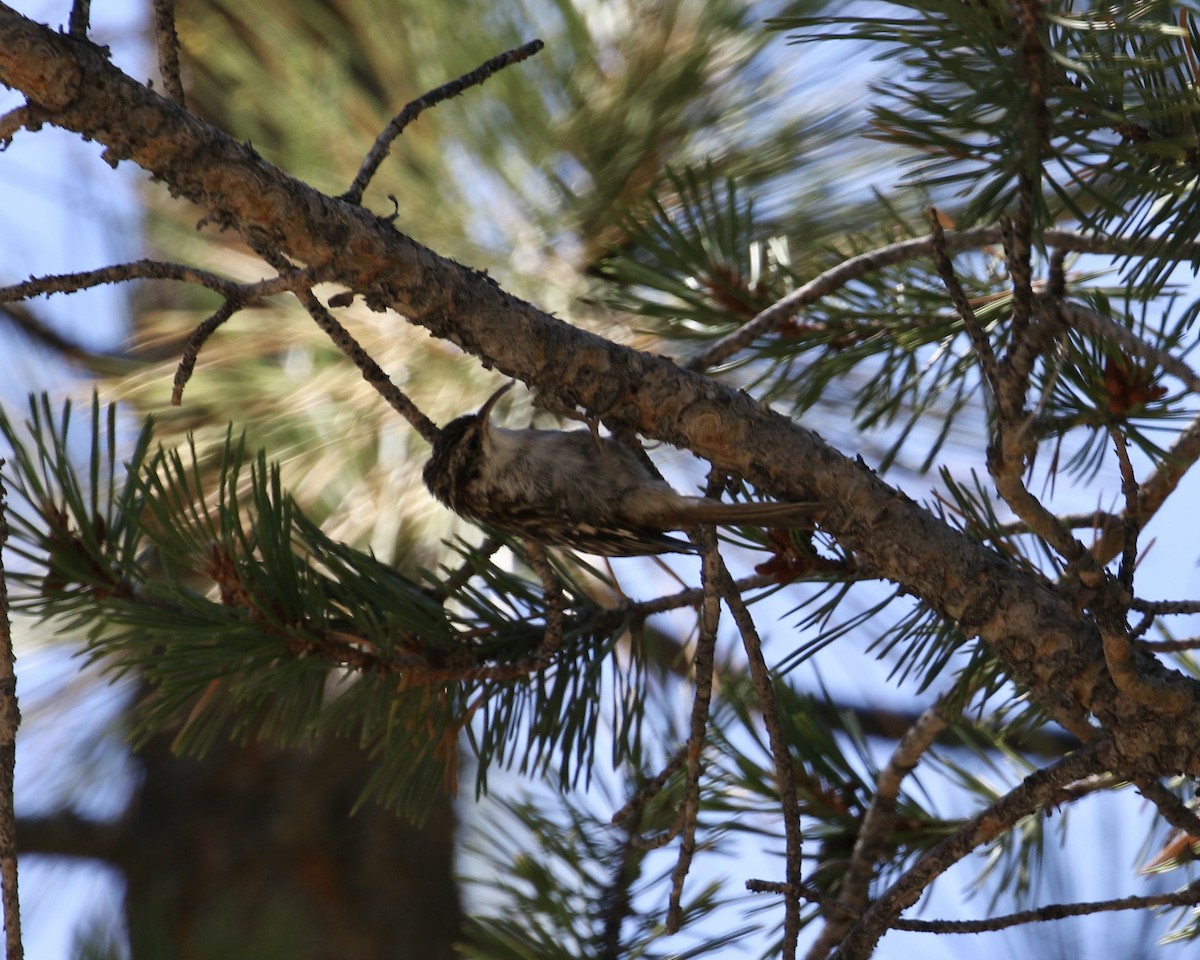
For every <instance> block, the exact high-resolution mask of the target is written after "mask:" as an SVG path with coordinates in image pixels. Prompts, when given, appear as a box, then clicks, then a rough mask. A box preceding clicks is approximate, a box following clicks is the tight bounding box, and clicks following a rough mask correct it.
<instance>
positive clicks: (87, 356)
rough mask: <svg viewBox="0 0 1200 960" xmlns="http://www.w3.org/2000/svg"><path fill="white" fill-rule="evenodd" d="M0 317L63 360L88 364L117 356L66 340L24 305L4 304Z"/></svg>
mask: <svg viewBox="0 0 1200 960" xmlns="http://www.w3.org/2000/svg"><path fill="white" fill-rule="evenodd" d="M0 317H4V318H5V319H6V320H8V321H10V322H11V323H12V325H13V327H14V328H16V329H17V330H20V331H21V333H23V334H25V336H27V337H29V339H31V340H33V341H34V342H35V343H37V344H38V345H39V346H42V347H45V348H46V349H48V350H53V351H54V352H55V353H56V354H58V356H60V357H62V358H63V359H66V360H73V361H75V362H76V363H83V364H90V363H93V362H95V361H97V360H100V359H102V358H108V359H117V358H118V355H117V354H113V353H104V352H101V351H99V350H89V349H88V348H87V347H84V346H82V345H80V344H78V343H76V342H75V341H74V340H68V339H67V338H66V337H64V336H63V335H62V334H61V333H59V332H58V331H57V330H55V329H54V328H53V327H51V326H50V325H49V324H47V323H46V322H45V320H43V319H42V318H41V317H39V316H38V315H37V313H36V312H35V311H33V310H31V309H29V308H28V307H26V306H25V305H24V304H17V303H5V304H3V305H0Z"/></svg>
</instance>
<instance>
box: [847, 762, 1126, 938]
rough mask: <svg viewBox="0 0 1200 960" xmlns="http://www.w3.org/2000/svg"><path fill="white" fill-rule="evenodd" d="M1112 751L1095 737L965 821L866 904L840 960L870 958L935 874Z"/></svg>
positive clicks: (1097, 767) (1099, 765)
mask: <svg viewBox="0 0 1200 960" xmlns="http://www.w3.org/2000/svg"><path fill="white" fill-rule="evenodd" d="M1111 753H1112V748H1111V744H1109V743H1108V742H1107V741H1104V740H1094V741H1093V742H1091V743H1089V744H1086V745H1084V746H1083V747H1081V748H1080V749H1079V750H1077V751H1075V752H1074V753H1072V754H1071V755H1070V756H1067V757H1064V758H1062V759H1061V760H1059V761H1058V762H1057V763H1054V764H1052V765H1051V766H1049V767H1045V768H1043V769H1041V770H1037V771H1035V772H1034V773H1032V774H1030V775H1029V776H1028V777H1026V778H1025V780H1024V781H1022V783H1021V785H1020V786H1018V787H1016V788H1015V789H1013V790H1010V791H1009V792H1008V793H1007V794H1005V795H1004V796H1003V797H1001V798H1000V799H999V800H997V801H995V802H994V803H991V804H989V805H988V806H987V807H986V808H985V809H984V810H982V811H980V812H979V813H978V814H977V815H976V816H974V817H972V818H971V819H970V820H968V821H967V822H966V823H965V824H963V825H962V826H961V827H960V828H959V829H958V830H956V831H955V832H954V834H953V835H951V836H949V837H947V838H946V839H945V840H943V841H942V842H941V843H939V844H938V845H937V846H935V847H934V848H933V849H932V850H930V851H929V852H928V853H926V854H925V855H924V856H922V857H921V858H920V859H919V860H918V861H917V862H916V863H915V864H914V865H913V866H912V867H911V868H910V869H909V870H908V871H906V872H905V874H904V876H902V877H901V878H900V879H899V880H898V881H897V882H896V883H895V884H893V885H892V887H891V889H890V890H888V891H886V892H885V893H884V894H883V895H882V896H881V897H880V898H879V899H878V900H876V901H875V902H874V903H873V904H872V905H871V907H870V908H869V909H868V910H867V911H866V912H865V913H864V914H863V917H862V919H861V920H859V921H858V922H857V923H856V924H855V925H854V927H853V928H852V929H851V930H850V933H849V934H848V935H847V936H846V939H845V940H843V941H842V945H841V949H840V951H839V957H840V958H841V960H865V958H867V957H869V956H870V955H871V954H872V953H873V952H874V950H875V946H876V944H878V942H879V938H880V937H882V936H883V934H884V932H885V931H886V930H888V929H890V928H891V927H893V926H894V925H895V923H896V921H897V918H898V917H899V915H900V913H901V911H903V910H904V909H905V908H906V907H909V906H911V905H912V904H914V903H916V902H917V900H918V898H919V897H920V896H921V893H922V892H923V891H924V890H925V888H926V887H927V886H928V885H929V884H930V883H931V882H932V881H933V880H934V878H935V877H938V876H940V875H941V874H943V873H944V872H945V871H946V870H947V869H949V867H950V866H951V865H952V864H954V863H957V862H958V861H959V860H961V859H962V858H963V857H965V856H966V855H967V854H969V853H970V852H971V851H972V850H975V849H976V848H977V847H979V846H981V845H982V844H984V843H987V842H988V841H990V840H992V839H994V838H995V837H997V836H999V835H1000V834H1001V833H1003V832H1004V831H1006V830H1010V829H1012V827H1013V826H1014V825H1015V824H1016V823H1017V821H1018V820H1020V819H1021V818H1022V817H1025V816H1028V815H1030V814H1032V813H1034V812H1036V811H1038V810H1042V809H1044V808H1045V807H1046V806H1047V805H1049V804H1050V803H1051V802H1052V801H1053V799H1054V797H1055V796H1056V795H1057V794H1058V793H1059V791H1060V790H1061V789H1062V788H1063V787H1064V786H1066V785H1067V784H1069V783H1071V782H1072V781H1075V780H1079V779H1082V778H1084V777H1087V776H1090V775H1091V774H1093V773H1098V772H1100V771H1103V770H1105V769H1107V768H1108V766H1109V765H1110V763H1111Z"/></svg>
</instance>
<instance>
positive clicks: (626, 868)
mask: <svg viewBox="0 0 1200 960" xmlns="http://www.w3.org/2000/svg"><path fill="white" fill-rule="evenodd" d="M639 859H640V853H639V852H638V848H637V843H636V838H635V831H634V830H632V829H630V830H628V831H627V832H626V834H625V838H624V840H623V841H622V843H621V847H620V850H619V851H618V855H617V856H615V857H613V858H612V867H611V874H610V877H609V882H608V885H607V886H606V888H605V890H604V894H603V896H602V897H601V899H600V903H601V911H600V916H601V918H602V925H601V933H600V953H599V954H598V957H599V960H621V957H622V955H623V954H622V952H621V927H622V926H623V925H624V923H625V920H626V918H628V917H629V915H630V914H631V913H632V910H633V881H634V880H635V879H636V878H637V865H638V863H639Z"/></svg>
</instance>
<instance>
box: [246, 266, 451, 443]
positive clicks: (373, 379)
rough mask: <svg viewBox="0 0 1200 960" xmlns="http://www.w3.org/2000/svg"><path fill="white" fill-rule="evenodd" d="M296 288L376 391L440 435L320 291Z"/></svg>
mask: <svg viewBox="0 0 1200 960" xmlns="http://www.w3.org/2000/svg"><path fill="white" fill-rule="evenodd" d="M254 249H255V252H256V253H257V254H258V255H259V256H260V257H262V258H263V259H264V260H266V261H267V263H269V264H270V265H271V266H272V267H273V268H275V269H276V270H278V271H279V273H280V275H281V276H283V275H291V274H290V273H289V271H295V267H293V266H292V265H291V264H290V263H289V262H288V261H287V259H286V258H285V257H283V256H280V255H279V254H278V253H276V252H274V251H273V250H270V249H269V248H267V247H266V246H264V245H263V244H256V245H255V248H254ZM297 273H299V274H304V273H305V271H302V270H301V271H297ZM292 292H293V293H295V295H296V298H297V299H298V300H299V301H300V303H301V304H302V305H303V306H304V309H305V310H307V311H308V315H309V316H310V317H312V318H313V320H314V321H315V322H316V324H317V326H318V327H320V328H321V330H323V331H324V332H325V335H326V336H327V337H329V339H330V340H332V341H333V344H334V346H335V347H337V348H338V349H339V350H341V351H342V353H344V354H345V355H346V356H347V357H349V358H350V360H351V361H352V362H353V363H354V365H355V366H356V367H358V369H359V371H360V372H361V373H362V376H363V379H364V380H366V381H367V383H369V384H370V385H371V386H372V387H373V388H374V389H375V392H376V393H378V394H379V395H380V396H381V397H383V399H384V400H386V401H387V402H388V403H389V404H390V405H391V407H392V409H393V410H395V411H396V412H397V413H398V414H400V416H402V417H404V419H405V420H407V421H408V422H409V423H410V424H412V426H413V429H414V430H416V431H417V433H419V434H420V435H421V436H422V437H424V438H425V439H426V440H427V441H429V442H430V443H433V441H434V440H436V439H437V436H438V432H439V431H438V428H437V427H436V426H435V425H434V423H433V421H432V420H430V419H429V418H428V417H427V416H425V414H424V413H423V412H422V411H421V410H420V409H419V408H418V407H417V405H416V404H415V403H413V402H412V401H411V400H410V399H409V398H408V396H407V395H406V394H405V393H404V391H403V390H401V389H400V388H399V387H398V386H396V385H395V384H394V383H392V380H391V377H389V376H388V375H387V374H386V373H385V372H384V370H383V368H382V367H381V366H380V365H379V364H378V363H376V362H375V358H374V357H372V356H371V355H370V354H369V353H367V351H366V350H364V349H363V346H362V344H360V343H359V342H358V341H357V340H355V339H354V337H353V336H352V335H351V333H350V331H349V330H347V329H346V328H345V327H343V326H342V325H341V324H340V323H338V321H337V319H336V318H335V317H334V315H333V314H332V313H330V312H329V310H327V309H326V308H325V305H324V304H323V303H321V301H320V300H318V299H317V296H316V294H314V293H313V292H312V290H311V289H309V287H308V286H303V285H301V286H299V287H298V288H297V289H294V290H293V291H292Z"/></svg>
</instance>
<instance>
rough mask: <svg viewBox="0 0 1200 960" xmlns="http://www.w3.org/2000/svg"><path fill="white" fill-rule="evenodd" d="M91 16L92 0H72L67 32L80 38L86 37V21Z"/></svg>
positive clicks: (87, 21) (84, 38)
mask: <svg viewBox="0 0 1200 960" xmlns="http://www.w3.org/2000/svg"><path fill="white" fill-rule="evenodd" d="M91 18H92V0H72V3H71V18H70V20H68V21H67V32H68V33H69V34H70V35H71V36H73V37H76V38H78V39H80V40H86V39H87V32H88V23H89V21H90V20H91Z"/></svg>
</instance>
